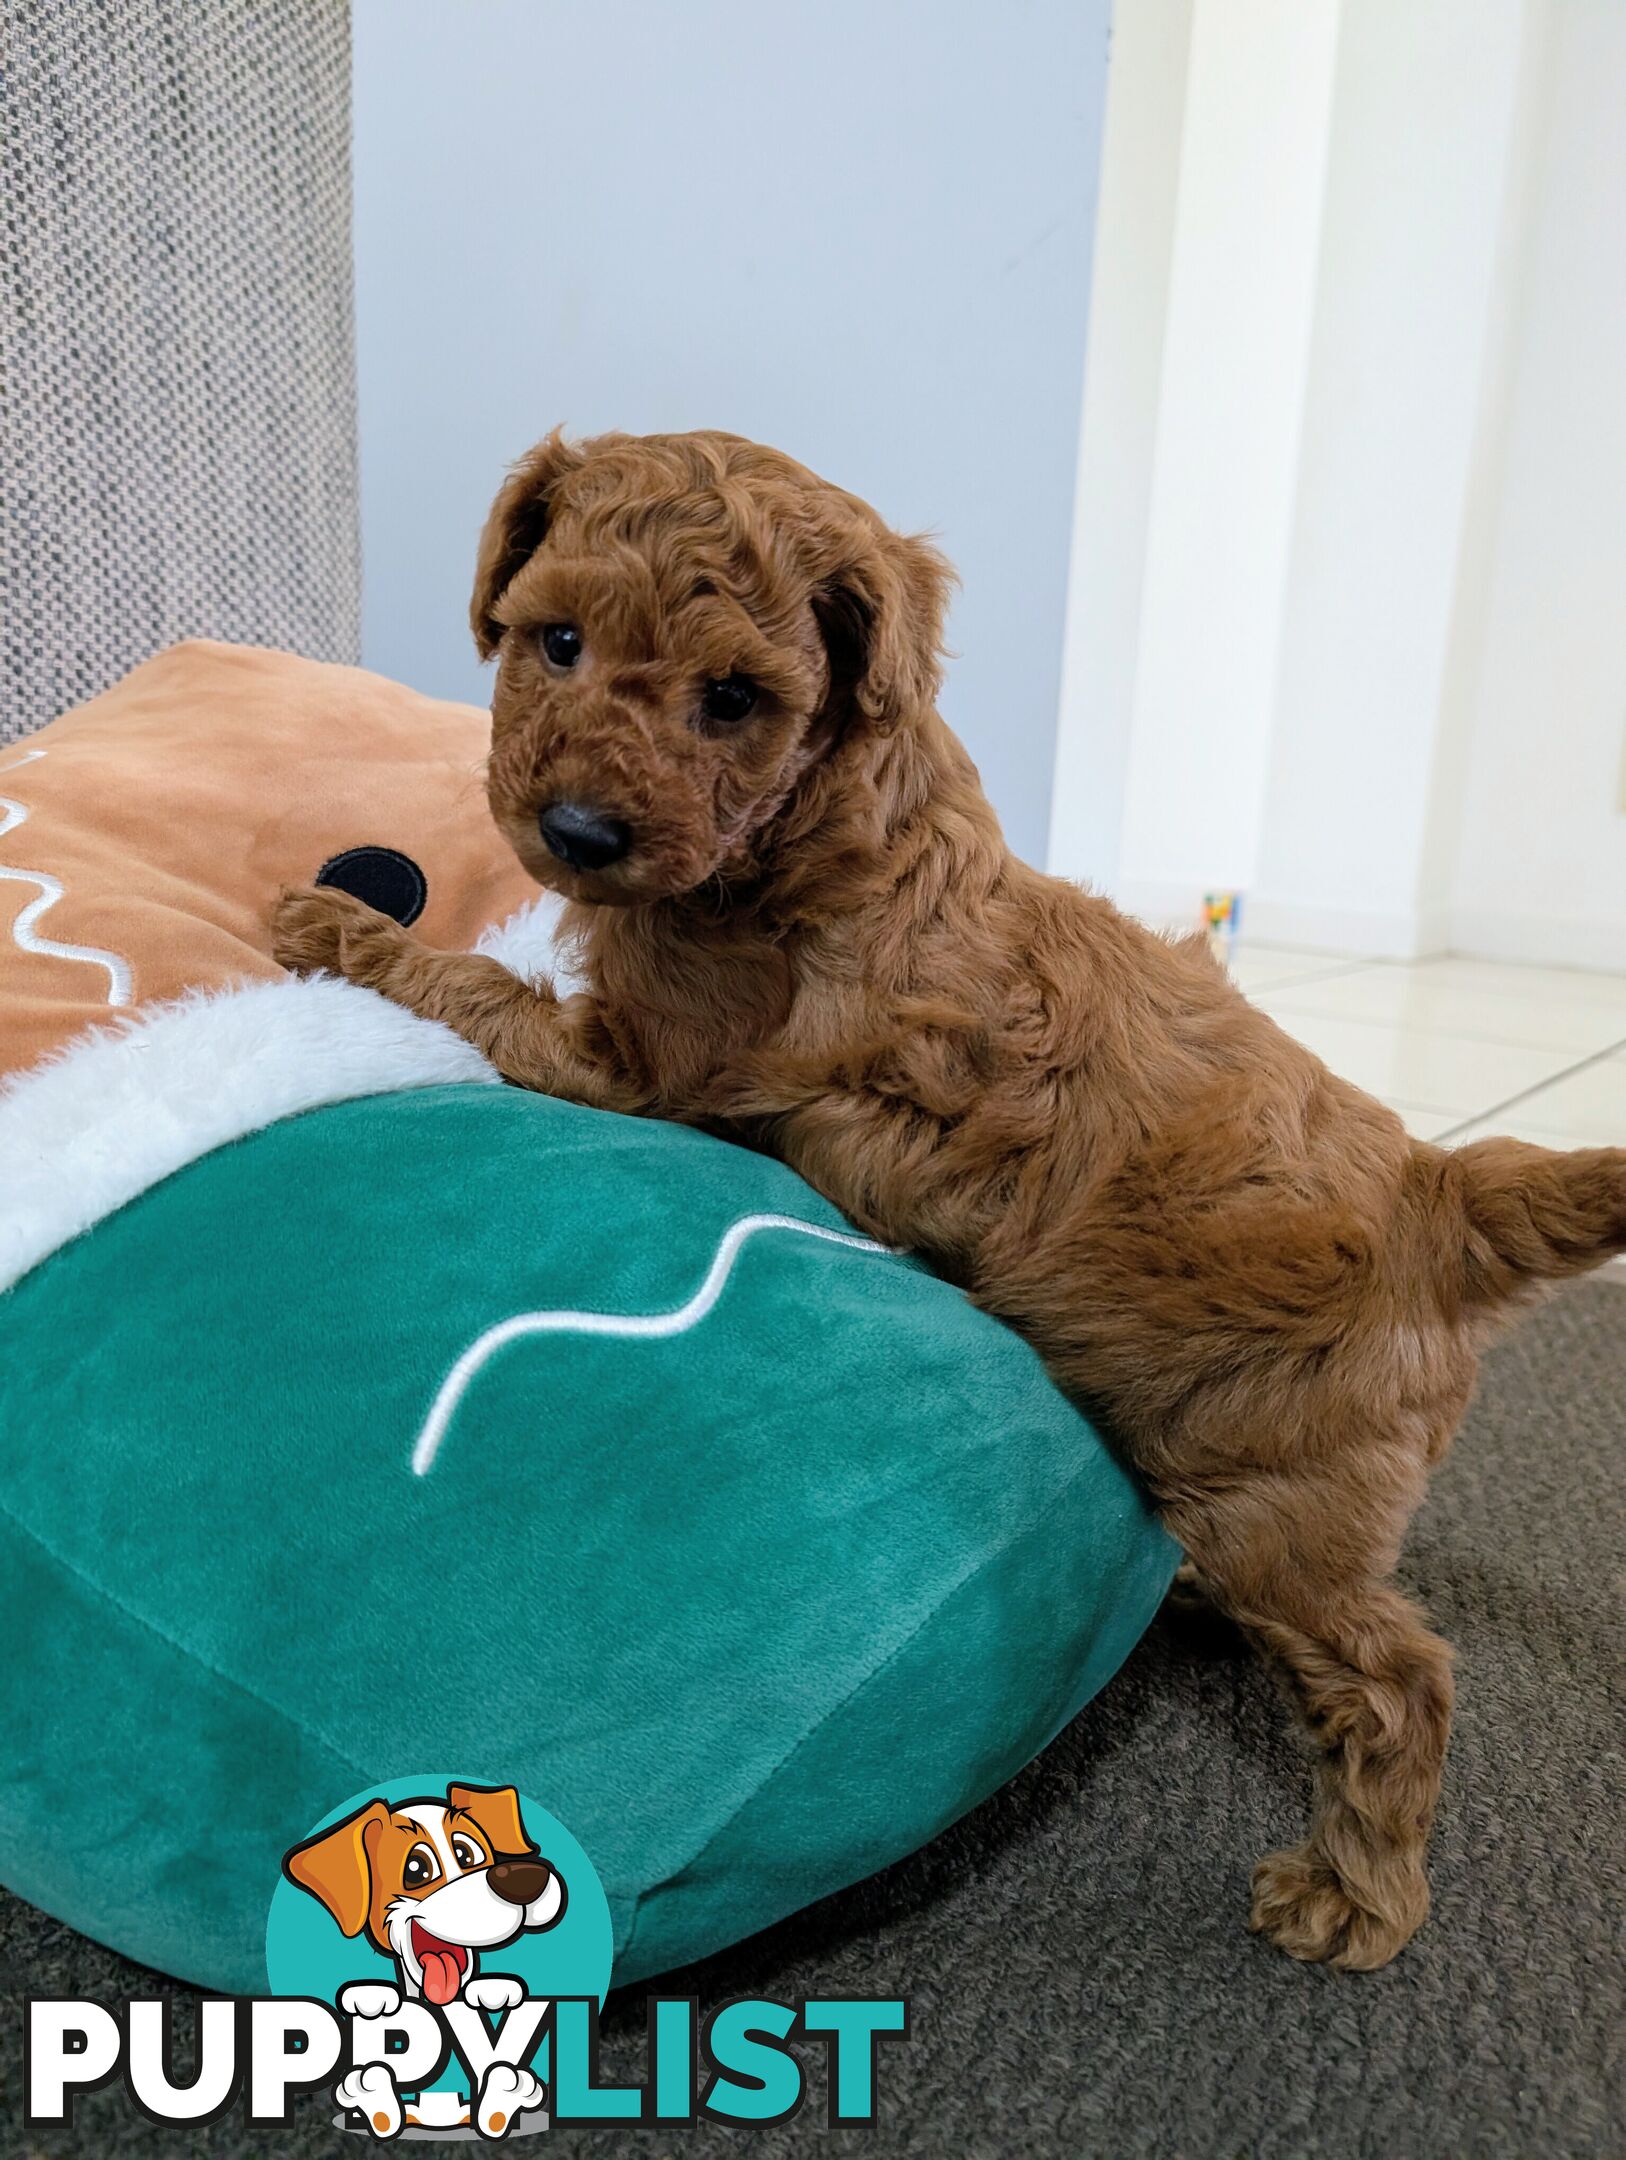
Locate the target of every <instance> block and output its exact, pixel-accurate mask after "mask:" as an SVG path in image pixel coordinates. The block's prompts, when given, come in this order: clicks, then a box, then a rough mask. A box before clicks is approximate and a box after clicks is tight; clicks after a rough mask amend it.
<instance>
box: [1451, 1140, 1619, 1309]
mask: <svg viewBox="0 0 1626 2160" xmlns="http://www.w3.org/2000/svg"><path fill="white" fill-rule="evenodd" d="M1433 1152H1434V1154H1435V1155H1436V1157H1437V1158H1439V1160H1438V1162H1437V1165H1436V1167H1437V1174H1438V1177H1439V1179H1440V1199H1441V1203H1442V1213H1443V1216H1444V1223H1443V1225H1442V1227H1443V1228H1444V1231H1445V1235H1446V1237H1447V1238H1448V1239H1449V1240H1451V1241H1452V1242H1453V1243H1454V1244H1455V1247H1456V1250H1455V1252H1454V1253H1453V1254H1452V1255H1451V1257H1450V1259H1449V1260H1448V1262H1447V1273H1448V1278H1449V1279H1448V1283H1447V1288H1448V1291H1449V1292H1451V1293H1454V1296H1453V1302H1455V1301H1456V1300H1458V1299H1460V1300H1461V1301H1462V1302H1463V1303H1464V1304H1466V1305H1468V1306H1470V1307H1477V1308H1479V1309H1481V1310H1486V1309H1492V1308H1494V1307H1496V1306H1498V1305H1501V1304H1504V1303H1507V1302H1510V1301H1512V1300H1514V1299H1516V1298H1517V1297H1518V1296H1519V1294H1520V1292H1521V1291H1523V1290H1526V1289H1528V1288H1529V1287H1530V1286H1531V1285H1532V1284H1534V1283H1541V1282H1557V1281H1559V1280H1561V1279H1562V1278H1563V1277H1564V1276H1566V1275H1584V1274H1585V1273H1586V1272H1587V1270H1588V1269H1589V1268H1595V1267H1599V1266H1601V1265H1602V1263H1603V1262H1604V1261H1605V1260H1608V1259H1610V1258H1611V1257H1612V1256H1613V1255H1614V1254H1616V1253H1621V1252H1626V1148H1574V1149H1571V1150H1569V1151H1567V1152H1564V1153H1559V1152H1556V1151H1555V1150H1553V1149H1551V1148H1541V1147H1530V1146H1527V1145H1526V1143H1525V1142H1524V1141H1522V1140H1475V1141H1471V1142H1470V1143H1469V1144H1468V1145H1467V1146H1466V1147H1460V1148H1453V1149H1450V1150H1447V1151H1445V1152H1444V1153H1443V1155H1441V1151H1439V1150H1434V1151H1433Z"/></svg>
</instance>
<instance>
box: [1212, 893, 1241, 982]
mask: <svg viewBox="0 0 1626 2160" xmlns="http://www.w3.org/2000/svg"><path fill="white" fill-rule="evenodd" d="M1203 928H1204V929H1205V930H1206V931H1207V932H1208V942H1209V945H1210V947H1211V948H1212V950H1213V954H1214V957H1215V959H1216V960H1219V961H1221V962H1223V963H1224V964H1225V965H1226V966H1227V967H1228V966H1229V965H1230V963H1231V961H1232V960H1233V959H1234V958H1235V956H1236V941H1237V938H1238V936H1239V935H1240V933H1241V929H1242V895H1241V893H1239V892H1207V893H1204V894H1203Z"/></svg>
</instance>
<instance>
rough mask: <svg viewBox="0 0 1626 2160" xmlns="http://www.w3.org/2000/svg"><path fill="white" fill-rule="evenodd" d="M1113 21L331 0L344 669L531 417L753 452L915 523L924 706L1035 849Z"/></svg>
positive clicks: (402, 634) (396, 611)
mask: <svg viewBox="0 0 1626 2160" xmlns="http://www.w3.org/2000/svg"><path fill="white" fill-rule="evenodd" d="M1107 10H1108V0H355V130H356V163H355V189H356V292H357V337H358V348H359V368H360V405H361V445H362V509H363V546H364V555H365V572H366V587H365V612H364V629H363V642H364V654H365V658H366V660H367V663H368V665H369V666H372V667H375V668H379V669H381V670H382V671H384V672H385V673H386V674H390V675H396V676H400V677H402V678H404V679H405V680H407V681H409V682H411V683H414V684H416V685H417V686H418V687H419V688H421V689H425V690H429V691H434V692H437V693H440V694H442V695H447V696H455V697H466V698H470V699H474V700H477V701H479V702H481V703H483V702H485V699H486V696H487V694H488V692H487V688H486V677H485V675H484V674H483V672H482V671H481V670H480V669H479V667H478V666H477V664H476V662H475V659H474V655H473V652H472V650H471V648H470V646H469V643H468V636H467V631H466V628H465V622H464V609H465V605H466V599H467V591H468V584H469V578H470V571H471V565H472V561H473V551H474V542H475V535H476V533H477V532H478V529H479V525H480V521H481V518H482V516H483V515H484V512H485V509H486V506H487V504H488V502H489V500H490V498H491V495H492V494H493V492H494V490H495V488H496V484H497V481H498V479H499V477H500V475H501V472H502V469H503V467H504V465H505V464H507V463H508V462H509V461H510V460H511V459H513V458H514V457H515V456H517V455H518V453H519V452H520V451H521V450H523V449H524V448H525V447H526V446H527V445H528V444H529V443H531V442H533V441H534V440H535V439H536V438H537V437H538V436H539V435H541V434H543V433H544V432H545V431H546V430H547V429H548V428H549V427H550V426H552V425H553V424H554V423H555V422H556V421H563V422H564V423H565V424H566V426H567V427H568V428H569V429H570V430H571V431H572V432H574V433H591V432H593V431H594V430H597V429H601V428H609V427H621V428H628V429H631V430H634V431H636V432H644V431H646V430H652V429H669V428H690V427H723V428H730V429H733V430H735V431H736V432H738V433H741V434H746V435H754V436H758V437H760V438H762V439H764V440H766V441H769V442H773V443H776V444H778V445H779V447H781V448H782V449H785V450H788V451H789V452H791V454H792V455H793V456H796V457H798V458H801V459H803V460H804V461H805V462H806V463H808V464H810V465H812V466H814V467H815V468H816V469H817V470H819V471H820V472H823V473H824V474H825V475H826V476H827V477H828V478H830V479H832V480H837V481H839V482H841V483H842V484H843V485H844V486H847V487H850V488H853V489H855V490H856V491H857V492H858V493H859V494H861V495H864V496H866V497H868V498H869V499H870V500H871V501H872V502H873V503H874V504H875V505H876V507H877V508H878V509H879V510H881V512H882V513H883V515H885V516H886V517H887V518H889V519H890V520H891V521H892V522H893V523H894V524H898V525H901V526H904V527H906V528H911V529H919V530H926V529H930V530H933V531H935V532H936V533H937V534H938V535H939V536H940V538H941V540H942V543H943V545H944V546H945V547H946V548H947V550H948V552H949V554H950V555H951V557H952V558H953V559H954V560H955V562H956V563H957V564H958V566H959V568H960V571H961V574H962V576H963V578H964V581H965V584H964V591H963V593H962V596H961V598H960V600H959V602H958V604H957V606H956V609H955V613H954V617H953V622H952V625H951V631H950V636H951V642H952V643H953V644H954V646H955V647H956V648H957V650H958V652H959V654H960V656H961V657H960V658H959V659H958V661H957V662H956V663H955V664H954V666H953V667H952V669H951V672H950V678H949V688H948V692H947V695H946V697H945V700H944V710H945V712H946V714H947V717H948V718H949V719H950V721H951V722H952V723H953V724H954V725H955V726H956V727H957V728H958V729H959V730H960V732H961V734H962V735H963V736H964V737H965V739H966V741H967V742H968V744H969V745H970V747H971V750H972V752H973V755H974V756H975V757H976V758H977V761H978V763H979V764H980V766H981V767H982V771H983V776H984V779H985V780H986V782H987V784H988V788H989V791H990V793H991V794H992V796H993V798H994V800H995V802H996V803H997V804H998V806H999V808H1000V810H1001V812H1002V813H1003V816H1004V818H1005V822H1006V827H1007V830H1008V832H1009V834H1010V837H1011V840H1012V843H1013V845H1015V846H1016V848H1017V849H1018V850H1019V851H1020V852H1021V853H1023V854H1025V855H1027V856H1028V857H1029V858H1030V859H1032V860H1034V861H1040V860H1042V859H1043V852H1044V845H1045V834H1046V826H1047V819H1048V805H1049V790H1050V773H1051V758H1052V743H1053V737H1054V729H1055V714H1056V698H1057V684H1058V676H1059V672H1060V663H1061V646H1062V617H1063V607H1064V601H1065V593H1066V576H1067V549H1068V539H1069V532H1070V526H1071V510H1072V494H1073V475H1074V459H1075V451H1076V443H1077V432H1078V417H1079V403H1080V388H1081V382H1082V374H1083V356H1084V323H1085V312H1086V302H1087V296H1088V291H1089V265H1090V239H1091V233H1092V229H1093V224H1094V213H1095V188H1096V175H1097V166H1098V160H1099V146H1100V131H1101V105H1102V96H1103V90H1104V78H1105V71H1106V43H1107V25H1106V17H1107Z"/></svg>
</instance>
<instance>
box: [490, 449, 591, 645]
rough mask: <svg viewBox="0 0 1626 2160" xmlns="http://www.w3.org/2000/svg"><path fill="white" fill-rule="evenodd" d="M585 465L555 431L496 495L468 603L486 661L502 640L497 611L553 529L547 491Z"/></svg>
mask: <svg viewBox="0 0 1626 2160" xmlns="http://www.w3.org/2000/svg"><path fill="white" fill-rule="evenodd" d="M583 462H584V459H583V456H582V453H581V451H580V450H578V449H576V448H575V447H574V445H573V444H570V443H567V442H566V441H565V437H564V430H563V429H562V428H555V429H554V431H553V433H552V434H551V435H549V436H548V437H547V438H546V440H545V441H543V442H539V443H538V444H537V446H536V448H535V449H534V450H528V451H527V452H526V453H525V455H524V457H522V458H521V459H520V461H519V463H518V464H517V465H516V466H514V468H513V470H512V471H511V472H510V473H509V475H508V478H507V479H506V480H505V481H504V482H503V484H502V486H501V487H500V488H499V489H498V490H497V500H496V501H495V502H494V503H493V504H492V506H491V514H490V515H489V516H488V517H487V519H486V522H485V530H484V531H483V532H482V533H481V535H480V551H479V554H478V556H477V557H476V558H475V565H474V597H473V599H472V600H471V601H470V602H469V627H470V629H471V630H472V631H473V632H474V644H475V650H476V651H477V652H478V653H479V655H480V658H481V659H482V660H489V659H490V658H491V655H492V654H493V653H494V652H495V651H496V650H497V644H498V641H499V639H500V638H501V637H502V624H501V623H499V622H498V621H496V620H495V618H494V616H493V614H492V609H493V608H495V606H496V605H497V602H498V601H499V600H500V599H501V598H502V596H503V594H504V593H505V592H506V591H507V590H508V587H509V586H510V584H512V582H513V580H514V577H515V576H516V574H517V573H518V572H519V571H521V570H523V569H524V567H525V565H526V564H527V563H528V562H529V561H530V559H531V557H532V556H533V555H534V554H535V553H536V551H537V549H538V548H539V547H540V546H541V545H542V540H543V536H544V534H545V533H546V532H547V529H548V491H549V490H550V489H551V488H552V487H553V486H554V484H555V483H556V482H557V481H558V480H560V479H562V478H563V476H564V475H565V474H566V473H567V472H574V471H575V470H576V468H577V466H579V465H581V464H582V463H583Z"/></svg>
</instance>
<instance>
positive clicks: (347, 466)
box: [0, 0, 360, 741]
mask: <svg viewBox="0 0 1626 2160" xmlns="http://www.w3.org/2000/svg"><path fill="white" fill-rule="evenodd" d="M0 159H3V165H0V741H6V740H10V739H12V738H13V737H16V736H18V735H23V734H26V733H28V732H29V731H30V730H31V729H33V728H35V727H38V726H39V725H41V723H42V722H44V721H46V720H49V719H51V718H52V717H53V716H54V715H55V714H56V713H58V712H61V711H63V710H64V709H65V708H66V707H68V706H70V705H74V704H77V703H79V702H80V701H81V700H82V699H84V698H87V697H90V696H92V695H94V694H95V693H96V692H97V691H99V690H103V689H105V688H106V687H107V685H108V684H109V683H111V682H113V681H114V680H116V678H117V677H118V676H120V675H122V674H123V673H124V672H125V671H126V669H128V668H130V667H132V666H133V665H134V664H135V663H136V662H137V661H139V660H143V659H145V658H147V657H148V655H149V654H151V653H153V652H155V651H157V650H158V649H159V648H160V647H161V646H164V645H167V644H169V643H171V642H172V641H173V640H174V639H176V638H180V637H187V636H194V635H207V636H213V637H221V638H229V639H234V640H237V641H239V642H242V643H250V644H266V645H281V646H287V647H290V648H292V649H293V650H295V651H297V652H303V653H308V654H311V655H313V656H314V657H316V658H318V659H324V660H351V661H353V660H355V659H356V658H357V656H358V644H359V614H360V590H359V588H360V551H359V542H358V537H357V515H356V448H355V439H356V437H355V387H354V385H355V375H354V357H353V346H352V331H351V274H350V15H349V8H348V6H347V5H346V4H345V0H276V4H275V5H272V4H269V0H262V4H260V5H254V4H252V0H0Z"/></svg>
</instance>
